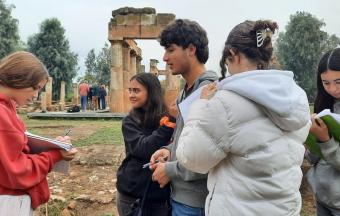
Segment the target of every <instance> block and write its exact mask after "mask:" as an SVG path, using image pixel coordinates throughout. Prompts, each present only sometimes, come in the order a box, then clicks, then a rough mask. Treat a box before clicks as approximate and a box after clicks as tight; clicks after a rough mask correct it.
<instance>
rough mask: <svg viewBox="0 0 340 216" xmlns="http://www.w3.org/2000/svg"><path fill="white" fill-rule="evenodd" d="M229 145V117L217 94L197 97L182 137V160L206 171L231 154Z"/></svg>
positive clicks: (180, 154)
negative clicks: (201, 97)
mask: <svg viewBox="0 0 340 216" xmlns="http://www.w3.org/2000/svg"><path fill="white" fill-rule="evenodd" d="M229 148H230V146H229V141H228V117H227V112H226V109H225V107H224V106H223V104H222V102H221V101H220V100H219V99H218V97H216V96H215V97H214V98H212V99H210V100H206V99H198V100H196V101H195V102H194V103H193V104H192V105H191V107H190V111H189V114H188V121H187V123H186V124H185V126H184V128H183V131H182V133H181V136H180V138H179V143H178V148H177V150H176V155H177V159H178V161H179V163H180V164H182V165H183V166H184V167H185V168H187V169H189V170H191V171H194V172H197V173H202V174H205V173H208V172H209V170H210V169H211V168H213V167H214V166H216V165H217V164H218V163H219V162H220V161H221V160H222V159H224V158H225V157H226V156H227V154H228V152H229Z"/></svg>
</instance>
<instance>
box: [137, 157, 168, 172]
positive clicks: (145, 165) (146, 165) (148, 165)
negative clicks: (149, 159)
mask: <svg viewBox="0 0 340 216" xmlns="http://www.w3.org/2000/svg"><path fill="white" fill-rule="evenodd" d="M161 159H163V160H164V161H167V160H168V157H167V156H166V157H163V158H161ZM158 162H159V160H156V163H158ZM150 165H151V163H146V164H144V165H143V169H145V168H147V167H150Z"/></svg>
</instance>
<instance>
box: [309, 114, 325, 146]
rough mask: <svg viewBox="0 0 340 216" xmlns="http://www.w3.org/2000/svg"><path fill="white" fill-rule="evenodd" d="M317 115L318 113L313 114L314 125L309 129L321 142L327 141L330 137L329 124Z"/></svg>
mask: <svg viewBox="0 0 340 216" xmlns="http://www.w3.org/2000/svg"><path fill="white" fill-rule="evenodd" d="M315 116H316V114H313V115H312V118H311V120H312V126H311V128H310V129H309V132H310V133H312V134H313V135H315V136H316V138H317V139H318V140H319V141H320V142H327V141H328V140H329V139H330V137H329V134H328V128H327V125H326V124H325V122H323V121H322V119H320V118H317V117H315Z"/></svg>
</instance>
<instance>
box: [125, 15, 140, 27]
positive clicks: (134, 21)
mask: <svg viewBox="0 0 340 216" xmlns="http://www.w3.org/2000/svg"><path fill="white" fill-rule="evenodd" d="M140 20H141V18H140V15H139V14H128V15H126V16H125V25H140V23H141V21H140Z"/></svg>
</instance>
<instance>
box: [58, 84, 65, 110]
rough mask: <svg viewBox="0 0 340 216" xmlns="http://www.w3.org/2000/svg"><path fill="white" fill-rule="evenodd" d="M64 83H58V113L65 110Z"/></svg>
mask: <svg viewBox="0 0 340 216" xmlns="http://www.w3.org/2000/svg"><path fill="white" fill-rule="evenodd" d="M65 84H66V83H65V81H61V83H60V101H59V106H60V111H63V110H64V109H65Z"/></svg>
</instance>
